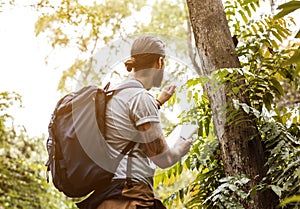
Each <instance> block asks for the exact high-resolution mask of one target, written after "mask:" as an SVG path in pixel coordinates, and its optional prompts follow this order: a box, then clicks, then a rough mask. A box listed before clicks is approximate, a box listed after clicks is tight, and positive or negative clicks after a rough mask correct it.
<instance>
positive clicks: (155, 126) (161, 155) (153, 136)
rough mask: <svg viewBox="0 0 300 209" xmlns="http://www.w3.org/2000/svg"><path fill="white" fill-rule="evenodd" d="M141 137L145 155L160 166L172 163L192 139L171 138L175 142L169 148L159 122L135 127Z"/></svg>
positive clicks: (185, 150)
mask: <svg viewBox="0 0 300 209" xmlns="http://www.w3.org/2000/svg"><path fill="white" fill-rule="evenodd" d="M137 128H138V130H139V131H140V133H141V136H142V137H143V140H144V142H145V147H146V154H147V156H148V157H149V158H150V159H151V160H152V161H153V162H154V163H155V164H156V165H157V166H159V167H160V168H167V167H170V166H172V165H174V164H175V163H176V162H177V161H178V160H179V159H180V158H181V157H182V156H184V155H185V154H186V153H187V152H188V151H189V149H190V146H191V143H192V140H191V139H187V140H184V139H182V138H178V139H172V140H176V143H175V145H174V147H172V149H170V148H169V146H168V144H167V142H166V140H165V137H164V135H163V133H162V129H161V126H160V123H145V124H142V125H140V126H138V127H137Z"/></svg>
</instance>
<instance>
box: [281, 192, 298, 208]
mask: <svg viewBox="0 0 300 209" xmlns="http://www.w3.org/2000/svg"><path fill="white" fill-rule="evenodd" d="M292 202H300V195H298V196H293V197H288V198H286V199H284V200H283V201H282V202H281V203H280V206H285V205H287V204H289V203H292Z"/></svg>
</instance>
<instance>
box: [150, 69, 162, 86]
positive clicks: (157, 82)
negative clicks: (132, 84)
mask: <svg viewBox="0 0 300 209" xmlns="http://www.w3.org/2000/svg"><path fill="white" fill-rule="evenodd" d="M163 78H164V70H163V69H160V70H158V72H157V73H156V75H155V77H154V79H153V84H152V86H153V87H160V86H161V83H162V81H163Z"/></svg>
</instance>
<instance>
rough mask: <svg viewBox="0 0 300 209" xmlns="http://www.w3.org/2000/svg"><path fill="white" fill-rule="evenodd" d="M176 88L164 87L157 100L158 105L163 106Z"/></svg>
mask: <svg viewBox="0 0 300 209" xmlns="http://www.w3.org/2000/svg"><path fill="white" fill-rule="evenodd" d="M175 88H176V86H166V87H164V89H163V91H162V92H161V93H160V95H159V96H158V98H157V100H158V102H159V103H160V105H163V104H164V103H165V102H166V101H168V100H169V99H170V98H171V96H172V95H173V94H174V92H175Z"/></svg>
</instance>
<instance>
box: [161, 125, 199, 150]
mask: <svg viewBox="0 0 300 209" xmlns="http://www.w3.org/2000/svg"><path fill="white" fill-rule="evenodd" d="M197 130H198V125H192V124H183V125H178V126H176V127H175V128H174V129H173V130H172V132H171V133H170V134H169V135H168V136H167V137H166V141H167V143H168V145H169V147H173V146H174V144H175V142H176V141H177V139H179V138H182V139H185V140H186V139H190V138H191V137H192V136H193V134H194V133H196V131H197Z"/></svg>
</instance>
